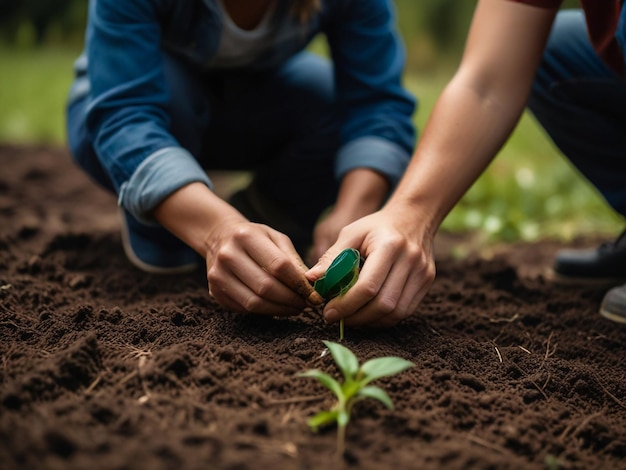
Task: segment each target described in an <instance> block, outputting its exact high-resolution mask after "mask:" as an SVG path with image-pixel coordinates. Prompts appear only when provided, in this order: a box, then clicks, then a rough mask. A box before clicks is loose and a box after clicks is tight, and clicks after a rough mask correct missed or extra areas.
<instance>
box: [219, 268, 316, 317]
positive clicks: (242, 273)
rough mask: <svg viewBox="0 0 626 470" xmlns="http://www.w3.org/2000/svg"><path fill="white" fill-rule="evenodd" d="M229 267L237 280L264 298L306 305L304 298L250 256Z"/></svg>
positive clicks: (280, 303)
mask: <svg viewBox="0 0 626 470" xmlns="http://www.w3.org/2000/svg"><path fill="white" fill-rule="evenodd" d="M231 269H232V272H233V274H234V275H235V276H236V277H237V278H238V279H239V281H241V282H242V283H243V284H244V285H245V286H247V287H248V289H249V290H251V291H252V292H254V293H255V294H256V295H257V296H259V297H260V298H262V299H264V300H267V301H270V302H273V303H276V304H279V305H284V306H290V307H298V308H300V309H302V308H304V307H305V306H306V305H307V304H306V302H305V300H304V299H303V298H302V297H300V296H299V295H298V294H297V293H296V292H294V291H293V290H291V289H290V288H289V287H287V286H286V285H285V284H283V283H282V282H281V281H280V280H279V279H276V278H275V277H273V276H272V275H271V274H270V273H268V272H267V271H266V270H264V269H263V268H262V267H261V266H259V265H258V264H256V263H255V262H254V260H252V259H250V258H247V257H246V260H245V261H243V260H242V262H240V263H238V264H235V265H233V266H232V267H231Z"/></svg>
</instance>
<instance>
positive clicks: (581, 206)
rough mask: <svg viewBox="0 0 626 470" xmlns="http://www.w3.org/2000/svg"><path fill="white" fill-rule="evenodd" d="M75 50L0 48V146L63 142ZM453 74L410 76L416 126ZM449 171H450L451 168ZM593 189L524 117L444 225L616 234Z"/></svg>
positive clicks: (565, 236) (535, 234)
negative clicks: (66, 102)
mask: <svg viewBox="0 0 626 470" xmlns="http://www.w3.org/2000/svg"><path fill="white" fill-rule="evenodd" d="M79 53H80V49H78V48H67V47H64V48H54V47H46V48H41V49H29V50H17V49H12V48H6V47H0V64H2V66H1V67H0V142H4V143H14V144H15V143H16V144H38V145H39V144H49V145H64V144H65V114H64V111H65V99H66V95H67V91H68V89H69V86H70V84H71V81H72V63H73V61H74V60H75V58H76V57H77V56H78V54H79ZM451 75H452V70H451V69H450V68H449V67H448V68H444V70H442V71H435V72H430V73H428V72H420V73H419V74H417V73H413V74H411V73H409V74H407V76H406V78H405V84H406V86H407V88H408V89H409V90H410V91H411V92H412V93H414V94H415V95H416V96H417V97H418V98H419V109H418V112H417V113H416V116H415V122H416V124H417V126H418V128H419V129H423V127H424V124H425V122H426V120H427V118H428V115H429V114H430V110H431V109H432V108H433V106H434V103H435V101H436V99H437V97H438V95H439V93H440V92H441V90H442V89H443V87H444V86H445V83H446V82H447V80H448V79H449V78H450V76H451ZM450 171H454V169H450ZM623 225H624V221H623V219H622V218H621V217H620V216H618V215H617V214H616V213H614V212H613V211H612V210H611V209H610V208H609V207H608V206H607V205H606V204H605V203H604V201H603V200H602V198H601V197H600V196H599V195H598V194H597V192H596V191H595V190H594V189H593V188H592V187H591V186H590V185H589V184H588V183H587V182H586V181H585V180H583V178H582V177H581V176H580V175H579V174H578V173H577V172H576V171H575V170H574V169H573V168H572V167H571V166H570V164H569V163H568V162H567V160H566V159H565V158H563V157H562V156H561V154H560V153H559V151H558V150H557V149H556V148H555V147H554V146H553V145H552V143H551V142H550V140H549V139H548V138H547V137H546V135H545V134H544V132H543V131H542V129H541V128H540V127H539V126H538V125H537V123H536V122H535V121H534V120H533V118H532V116H530V115H529V114H528V113H525V115H524V116H523V118H522V120H521V122H520V124H519V126H518V128H517V129H516V131H515V132H514V134H513V135H512V136H511V138H510V139H509V141H508V142H507V144H506V145H505V147H504V149H503V150H502V151H501V152H500V154H499V155H498V156H497V157H496V159H495V160H494V161H493V163H492V164H491V165H490V167H489V168H488V169H487V171H486V172H485V173H484V174H483V175H482V176H481V177H480V178H479V180H478V181H477V182H476V183H475V184H474V185H473V186H472V188H471V189H470V190H469V191H468V193H467V194H466V195H465V196H464V197H463V199H462V200H461V201H460V203H459V204H458V205H457V206H456V207H455V208H454V210H453V211H452V212H451V213H450V215H449V216H448V217H447V218H446V220H445V221H444V224H443V227H442V228H443V229H444V230H447V231H453V232H459V231H474V232H475V233H478V234H480V238H481V239H482V240H483V241H485V242H493V241H507V242H508V241H515V240H528V241H532V240H537V239H541V238H545V237H550V238H557V239H562V240H570V239H572V238H573V237H576V236H578V235H588V234H606V235H608V236H614V235H615V234H616V233H617V232H618V231H619V230H621V228H623Z"/></svg>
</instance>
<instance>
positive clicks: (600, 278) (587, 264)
mask: <svg viewBox="0 0 626 470" xmlns="http://www.w3.org/2000/svg"><path fill="white" fill-rule="evenodd" d="M552 274H553V276H552V277H553V279H554V280H555V281H557V282H562V283H569V284H589V285H598V286H600V285H607V286H610V285H618V284H621V283H623V282H626V230H624V231H623V232H622V233H621V234H620V236H619V237H617V239H616V240H615V241H614V242H609V243H603V244H602V245H600V246H599V247H598V248H596V249H592V250H562V251H560V252H559V253H558V254H557V257H556V260H555V262H554V266H553V268H552Z"/></svg>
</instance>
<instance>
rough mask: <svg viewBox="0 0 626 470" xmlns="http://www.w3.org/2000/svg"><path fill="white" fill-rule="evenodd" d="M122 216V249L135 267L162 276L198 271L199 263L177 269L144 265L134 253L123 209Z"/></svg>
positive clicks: (177, 267)
mask: <svg viewBox="0 0 626 470" xmlns="http://www.w3.org/2000/svg"><path fill="white" fill-rule="evenodd" d="M120 216H121V217H122V221H121V226H122V230H121V232H122V247H123V248H124V253H125V254H126V258H128V261H130V262H131V264H132V265H133V266H135V267H136V268H138V269H141V270H142V271H145V272H147V273H150V274H160V275H168V274H188V273H191V272H194V271H195V270H196V269H198V266H199V265H198V263H190V264H184V265H182V266H176V267H175V268H162V267H159V266H152V265H151V264H147V263H144V262H143V261H141V260H140V259H139V258H138V257H137V255H135V252H134V251H133V249H132V247H131V245H130V235H129V234H128V227H127V226H126V224H125V223H124V220H123V218H124V214H123V213H122V209H120Z"/></svg>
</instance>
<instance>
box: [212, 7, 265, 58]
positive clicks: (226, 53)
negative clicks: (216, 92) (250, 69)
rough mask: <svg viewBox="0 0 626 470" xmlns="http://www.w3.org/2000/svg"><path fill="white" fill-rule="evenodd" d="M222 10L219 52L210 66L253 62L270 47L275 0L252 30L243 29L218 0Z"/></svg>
mask: <svg viewBox="0 0 626 470" xmlns="http://www.w3.org/2000/svg"><path fill="white" fill-rule="evenodd" d="M217 3H218V5H219V7H220V8H221V10H222V18H223V21H222V35H221V37H220V44H219V47H218V50H217V54H216V55H215V57H214V58H213V60H212V61H211V63H210V64H209V67H215V68H228V67H241V66H245V65H248V64H251V63H253V62H254V61H255V59H256V58H258V57H259V56H260V55H262V54H263V53H264V52H265V51H267V50H268V49H270V47H271V45H272V37H271V36H272V28H271V22H272V17H273V16H274V12H275V9H276V2H275V1H273V2H272V3H271V5H270V7H269V8H268V9H267V12H266V13H265V15H264V16H263V18H262V19H261V21H260V22H259V24H258V25H257V26H256V27H255V28H254V29H251V30H245V29H241V28H240V27H239V26H237V25H236V24H235V22H234V21H233V20H232V19H231V17H230V15H229V14H228V11H227V10H226V8H225V7H224V4H223V2H222V0H218V2H217Z"/></svg>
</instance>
